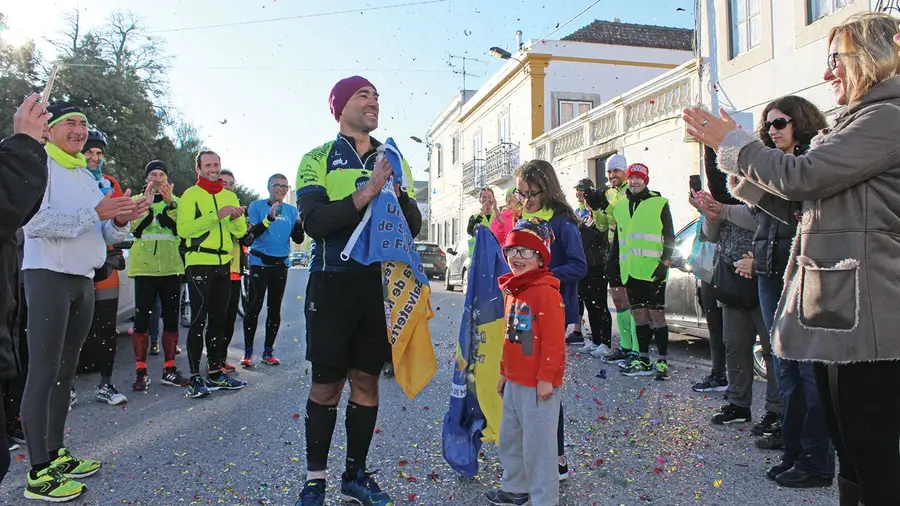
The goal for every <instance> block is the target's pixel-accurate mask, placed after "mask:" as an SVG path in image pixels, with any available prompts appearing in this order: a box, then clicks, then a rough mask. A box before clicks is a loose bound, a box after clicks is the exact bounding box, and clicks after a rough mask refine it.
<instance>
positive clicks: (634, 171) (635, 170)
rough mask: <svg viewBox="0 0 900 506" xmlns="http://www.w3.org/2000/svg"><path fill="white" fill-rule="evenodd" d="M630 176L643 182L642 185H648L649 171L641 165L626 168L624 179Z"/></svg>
mask: <svg viewBox="0 0 900 506" xmlns="http://www.w3.org/2000/svg"><path fill="white" fill-rule="evenodd" d="M631 176H637V177H639V178H641V179H643V180H644V184H650V169H648V168H647V166H646V165H644V164H643V163H632V164H631V165H629V166H628V172H626V173H625V178H626V179H628V178H629V177H631Z"/></svg>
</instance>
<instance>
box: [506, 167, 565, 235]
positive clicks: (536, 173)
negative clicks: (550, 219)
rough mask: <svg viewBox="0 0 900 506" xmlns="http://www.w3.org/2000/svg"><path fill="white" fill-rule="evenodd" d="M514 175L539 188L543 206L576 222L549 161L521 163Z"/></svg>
mask: <svg viewBox="0 0 900 506" xmlns="http://www.w3.org/2000/svg"><path fill="white" fill-rule="evenodd" d="M516 177H520V178H522V179H523V180H524V181H525V182H526V183H528V184H530V185H534V186H536V187H537V188H538V190H540V192H541V198H542V201H543V203H544V207H549V208H550V209H553V213H554V214H561V215H563V216H565V217H566V218H567V219H569V221H572V222H573V223H577V222H578V219H577V218H575V211H573V210H572V206H570V205H569V203H568V202H567V201H566V195H565V194H564V193H563V191H562V187H561V186H560V185H559V179H557V178H556V171H554V170H553V166H552V165H550V163H549V162H545V161H544V160H531V161H528V162H525V163H523V164H522V165H520V166H519V168H518V169H516Z"/></svg>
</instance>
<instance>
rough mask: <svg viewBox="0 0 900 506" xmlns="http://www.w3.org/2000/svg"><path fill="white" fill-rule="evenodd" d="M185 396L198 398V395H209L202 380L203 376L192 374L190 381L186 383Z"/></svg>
mask: <svg viewBox="0 0 900 506" xmlns="http://www.w3.org/2000/svg"><path fill="white" fill-rule="evenodd" d="M185 397H191V398H194V399H199V398H200V397H209V389H208V388H206V383H205V382H204V381H203V378H201V377H200V376H192V377H191V380H190V383H189V384H188V391H187V393H186V394H185Z"/></svg>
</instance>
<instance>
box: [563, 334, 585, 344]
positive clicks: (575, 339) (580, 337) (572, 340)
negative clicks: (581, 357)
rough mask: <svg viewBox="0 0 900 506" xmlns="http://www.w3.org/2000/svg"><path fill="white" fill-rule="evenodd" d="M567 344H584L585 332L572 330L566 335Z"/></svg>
mask: <svg viewBox="0 0 900 506" xmlns="http://www.w3.org/2000/svg"><path fill="white" fill-rule="evenodd" d="M566 344H584V334H582V333H581V332H577V331H576V332H572V333H571V334H569V335H567V336H566Z"/></svg>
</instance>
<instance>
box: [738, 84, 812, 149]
mask: <svg viewBox="0 0 900 506" xmlns="http://www.w3.org/2000/svg"><path fill="white" fill-rule="evenodd" d="M772 109H778V110H779V111H781V112H783V113H785V114H786V115H788V116H790V117H791V126H792V127H793V129H794V140H795V141H797V143H798V144H800V145H801V146H809V142H810V141H811V140H812V138H813V137H815V136H816V134H817V133H818V132H819V130H821V129H823V128H825V127H826V126H828V122H827V121H826V120H825V115H824V114H822V111H820V110H819V108H818V107H816V106H815V105H813V104H812V102H810V101H809V100H806V99H805V98H802V97H798V96H796V95H787V96H784V97H781V98H778V99H775V100H773V101H771V102H769V105H767V106H766V108H765V109H764V110H763V113H762V116H761V117H760V118H759V127H758V128H757V130H756V134H757V136H759V140H761V141H762V142H763V144H765V145H766V146H768V147H770V148H774V147H775V143H774V142H773V141H772V138H771V137H769V129H768V128H766V118H767V117H768V116H769V111H771V110H772Z"/></svg>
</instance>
